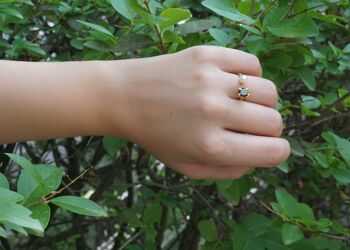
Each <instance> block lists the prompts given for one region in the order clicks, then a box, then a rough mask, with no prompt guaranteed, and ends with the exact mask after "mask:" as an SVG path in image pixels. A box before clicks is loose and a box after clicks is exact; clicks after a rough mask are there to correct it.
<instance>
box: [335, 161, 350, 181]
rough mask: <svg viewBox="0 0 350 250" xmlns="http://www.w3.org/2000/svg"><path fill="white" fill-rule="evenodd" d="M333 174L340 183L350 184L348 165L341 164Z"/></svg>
mask: <svg viewBox="0 0 350 250" xmlns="http://www.w3.org/2000/svg"><path fill="white" fill-rule="evenodd" d="M332 174H333V176H334V178H335V179H336V180H337V182H339V183H340V184H344V185H347V184H350V169H349V168H347V167H346V166H344V165H343V166H340V167H338V168H337V169H335V170H334V171H333V173H332Z"/></svg>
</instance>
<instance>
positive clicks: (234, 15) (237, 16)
mask: <svg viewBox="0 0 350 250" xmlns="http://www.w3.org/2000/svg"><path fill="white" fill-rule="evenodd" d="M202 5H203V6H205V7H207V8H208V9H210V10H212V11H213V12H215V13H216V14H218V15H220V16H223V17H226V18H228V19H230V20H232V21H235V22H240V23H243V24H252V23H253V22H254V21H253V20H252V19H251V18H250V17H249V16H246V15H244V14H242V13H240V12H239V11H238V10H237V9H236V8H235V7H234V6H233V4H232V2H231V1H230V0H221V1H217V0H205V1H203V2H202Z"/></svg>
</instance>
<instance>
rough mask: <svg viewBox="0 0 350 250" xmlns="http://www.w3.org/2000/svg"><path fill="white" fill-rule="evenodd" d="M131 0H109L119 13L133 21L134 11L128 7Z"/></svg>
mask: <svg viewBox="0 0 350 250" xmlns="http://www.w3.org/2000/svg"><path fill="white" fill-rule="evenodd" d="M131 2H132V1H131V0H110V3H111V5H112V6H113V8H114V9H115V10H116V11H117V12H118V13H119V14H121V15H122V16H124V17H125V18H127V19H129V20H130V21H133V20H134V19H135V17H136V13H135V11H133V9H132V8H131V7H130V5H131Z"/></svg>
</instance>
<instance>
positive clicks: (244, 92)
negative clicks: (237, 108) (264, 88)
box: [238, 73, 250, 101]
mask: <svg viewBox="0 0 350 250" xmlns="http://www.w3.org/2000/svg"><path fill="white" fill-rule="evenodd" d="M247 79H248V77H247V76H246V75H243V74H241V73H239V78H238V81H239V85H240V86H241V87H240V88H238V97H239V100H241V101H243V100H244V99H245V98H247V97H248V96H249V95H250V93H249V88H246V87H244V85H245V83H246V82H247Z"/></svg>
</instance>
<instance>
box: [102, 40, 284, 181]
mask: <svg viewBox="0 0 350 250" xmlns="http://www.w3.org/2000/svg"><path fill="white" fill-rule="evenodd" d="M120 67H121V68H122V69H123V70H122V72H124V73H123V77H124V78H123V79H124V84H123V87H122V90H121V89H120V88H116V87H115V86H114V85H113V84H109V85H108V87H107V91H106V93H105V95H106V100H107V104H108V106H110V107H113V106H114V105H113V103H114V102H115V101H116V98H115V96H116V95H117V93H116V92H120V93H119V96H120V98H122V100H121V99H118V100H119V102H118V103H121V102H123V103H124V105H123V108H122V111H123V112H122V117H123V118H122V119H117V118H120V115H117V114H116V112H117V111H116V110H119V111H118V112H120V110H121V109H117V108H116V109H111V108H109V109H108V110H109V111H108V117H109V122H110V124H111V129H110V133H111V134H113V128H115V127H117V126H120V122H121V120H122V123H123V127H124V130H123V134H122V137H124V138H126V139H129V140H131V141H133V142H135V143H137V144H139V145H140V146H142V147H143V148H145V149H146V150H147V151H148V152H150V153H151V154H153V155H154V156H155V157H157V158H158V159H159V160H161V161H162V162H164V163H165V164H166V165H168V166H169V167H171V168H173V169H174V170H176V171H179V172H181V173H183V174H184V175H187V176H189V177H191V178H200V179H234V178H238V177H240V176H242V175H243V174H244V173H245V172H247V171H249V170H250V169H251V168H254V167H270V166H274V165H276V164H279V163H282V162H283V161H285V160H286V159H287V157H288V155H289V153H290V146H289V144H288V142H287V141H286V140H285V139H281V138H278V137H279V136H280V135H281V132H282V128H283V122H282V119H281V116H280V114H279V113H278V112H277V111H276V110H275V109H274V107H275V106H276V102H277V98H278V96H277V91H276V87H275V85H274V84H273V83H272V82H271V81H269V80H266V79H263V78H261V77H260V75H261V66H260V63H259V61H258V59H257V58H256V57H255V56H254V55H251V54H248V53H245V52H242V51H238V50H234V49H227V48H221V47H215V46H197V47H192V48H189V49H186V50H183V51H181V52H178V53H175V54H171V55H164V56H158V57H153V58H146V59H134V60H124V61H122V64H121V65H120ZM119 72H121V71H119ZM238 73H242V74H246V75H248V79H247V83H246V86H247V87H249V89H250V91H251V95H250V96H249V97H248V98H247V99H246V100H245V101H240V100H237V89H238V88H239V83H238V76H237V74H238ZM125 79H126V80H125ZM122 96H123V97H122Z"/></svg>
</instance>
